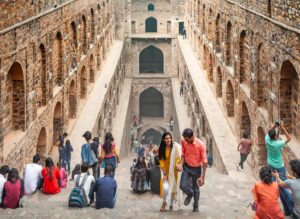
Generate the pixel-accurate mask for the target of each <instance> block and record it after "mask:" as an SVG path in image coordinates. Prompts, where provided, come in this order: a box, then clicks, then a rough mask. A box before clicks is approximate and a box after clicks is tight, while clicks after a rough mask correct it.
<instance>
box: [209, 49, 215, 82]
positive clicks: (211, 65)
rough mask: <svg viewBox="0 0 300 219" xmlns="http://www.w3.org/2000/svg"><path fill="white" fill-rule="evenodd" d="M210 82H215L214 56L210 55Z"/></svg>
mask: <svg viewBox="0 0 300 219" xmlns="http://www.w3.org/2000/svg"><path fill="white" fill-rule="evenodd" d="M207 76H208V80H209V82H214V66H213V58H212V55H211V54H210V55H209V69H208V75H207Z"/></svg>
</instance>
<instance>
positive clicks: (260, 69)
mask: <svg viewBox="0 0 300 219" xmlns="http://www.w3.org/2000/svg"><path fill="white" fill-rule="evenodd" d="M264 63H266V58H265V50H264V46H263V44H262V43H261V44H259V46H258V52H257V76H256V88H257V89H256V90H257V93H256V98H257V99H256V103H257V106H258V107H264V102H265V100H264V91H265V89H266V87H264V80H263V76H264V74H265V71H264Z"/></svg>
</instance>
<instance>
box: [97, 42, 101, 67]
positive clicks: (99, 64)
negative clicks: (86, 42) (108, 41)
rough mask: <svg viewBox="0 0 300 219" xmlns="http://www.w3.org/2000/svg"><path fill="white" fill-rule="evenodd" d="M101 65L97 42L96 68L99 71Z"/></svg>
mask: <svg viewBox="0 0 300 219" xmlns="http://www.w3.org/2000/svg"><path fill="white" fill-rule="evenodd" d="M100 67H101V53H100V45H99V44H98V48H97V70H98V71H99V70H100Z"/></svg>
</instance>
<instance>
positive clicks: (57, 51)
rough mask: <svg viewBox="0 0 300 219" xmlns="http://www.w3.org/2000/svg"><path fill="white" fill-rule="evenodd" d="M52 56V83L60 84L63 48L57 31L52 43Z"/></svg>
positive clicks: (61, 82)
mask: <svg viewBox="0 0 300 219" xmlns="http://www.w3.org/2000/svg"><path fill="white" fill-rule="evenodd" d="M52 52H53V58H52V65H53V69H54V75H53V78H54V84H55V85H58V86H61V85H62V84H63V48H62V35H61V33H60V32H57V34H56V37H55V40H54V44H53V50H52Z"/></svg>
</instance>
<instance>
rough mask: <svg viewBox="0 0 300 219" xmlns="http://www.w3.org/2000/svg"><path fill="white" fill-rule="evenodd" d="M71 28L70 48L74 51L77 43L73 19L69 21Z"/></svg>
mask: <svg viewBox="0 0 300 219" xmlns="http://www.w3.org/2000/svg"><path fill="white" fill-rule="evenodd" d="M71 29H72V50H73V52H75V51H76V48H77V46H78V44H77V31H76V24H75V22H74V21H72V23H71Z"/></svg>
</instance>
